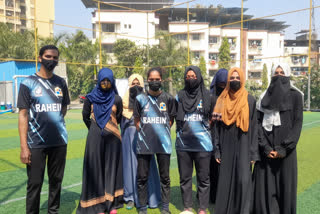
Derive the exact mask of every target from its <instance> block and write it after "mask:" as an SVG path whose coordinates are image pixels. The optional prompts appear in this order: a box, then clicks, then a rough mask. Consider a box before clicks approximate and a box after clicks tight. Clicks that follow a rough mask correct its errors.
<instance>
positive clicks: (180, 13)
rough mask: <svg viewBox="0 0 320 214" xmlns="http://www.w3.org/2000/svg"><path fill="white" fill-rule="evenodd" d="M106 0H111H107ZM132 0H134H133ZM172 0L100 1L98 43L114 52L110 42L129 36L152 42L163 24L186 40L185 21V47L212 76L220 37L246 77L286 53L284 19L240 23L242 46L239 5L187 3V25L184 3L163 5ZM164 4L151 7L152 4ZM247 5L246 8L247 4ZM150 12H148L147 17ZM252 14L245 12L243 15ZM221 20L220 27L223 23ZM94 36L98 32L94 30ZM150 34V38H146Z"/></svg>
mask: <svg viewBox="0 0 320 214" xmlns="http://www.w3.org/2000/svg"><path fill="white" fill-rule="evenodd" d="M82 1H83V3H84V4H85V6H86V7H91V8H97V5H96V3H95V2H94V1H93V0H82ZM105 2H110V1H108V0H106V1H105ZM133 2H134V3H133ZM172 3H173V2H172V1H171V0H169V1H163V0H162V1H157V0H151V1H148V2H147V1H146V0H139V1H129V0H128V2H127V1H124V2H122V3H121V6H125V7H130V8H134V9H139V10H140V9H142V10H145V11H146V10H147V11H150V12H149V13H143V12H140V11H129V10H124V9H121V8H117V7H115V6H109V5H104V4H101V7H102V9H101V11H100V23H101V28H102V31H103V33H102V45H103V47H104V49H105V50H106V51H107V52H108V53H112V48H113V44H114V43H115V42H116V40H117V39H129V40H132V41H134V42H135V43H136V44H137V45H146V44H149V45H155V44H158V43H159V40H158V39H156V38H155V35H156V33H157V31H159V30H166V31H168V32H169V33H172V34H176V35H174V37H175V38H176V39H178V40H180V42H181V44H182V45H184V46H187V31H188V27H189V47H190V51H191V53H192V56H193V57H194V58H193V59H192V63H193V64H197V63H199V59H200V57H201V56H203V57H204V59H205V60H206V62H207V72H208V73H209V75H210V76H211V77H212V76H213V75H214V74H215V72H216V71H217V70H218V63H219V60H218V53H219V48H220V45H221V41H222V38H223V37H227V38H228V41H229V44H230V51H231V58H232V62H231V66H237V67H239V66H240V57H241V54H242V56H243V60H244V61H246V63H243V66H242V69H243V70H244V71H246V77H247V78H248V79H253V80H259V79H260V78H261V74H262V69H263V64H264V63H266V64H267V67H268V70H270V68H271V66H272V64H273V63H275V62H279V61H280V60H282V58H277V57H279V56H283V53H284V35H283V33H282V31H283V30H284V29H285V28H286V27H287V25H284V22H276V21H274V20H272V19H263V20H254V21H250V22H245V23H244V36H243V44H244V47H245V48H244V49H243V51H242V53H241V52H240V23H238V24H233V25H227V24H228V23H232V22H235V21H240V20H241V19H240V15H241V8H190V10H189V12H190V16H189V20H190V21H189V26H188V24H187V21H186V20H187V8H163V7H165V6H170V5H171V4H172ZM157 8H163V9H161V10H158V11H155V12H152V11H151V10H153V9H157ZM245 10H246V9H245ZM147 16H148V18H147ZM250 18H252V16H249V15H244V19H250ZM92 24H93V29H94V30H98V26H99V25H98V24H99V13H98V10H97V9H96V10H95V11H94V12H93V17H92ZM221 25H223V27H221ZM215 26H216V27H215ZM93 38H94V40H96V39H98V38H99V35H98V33H97V31H94V35H93ZM147 38H149V39H147Z"/></svg>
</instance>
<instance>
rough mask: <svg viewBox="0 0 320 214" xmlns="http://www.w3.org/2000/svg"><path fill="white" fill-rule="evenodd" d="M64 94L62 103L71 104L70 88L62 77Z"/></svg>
mask: <svg viewBox="0 0 320 214" xmlns="http://www.w3.org/2000/svg"><path fill="white" fill-rule="evenodd" d="M62 94H63V100H62V105H63V106H66V105H70V96H69V90H68V86H67V83H66V81H65V80H64V79H62Z"/></svg>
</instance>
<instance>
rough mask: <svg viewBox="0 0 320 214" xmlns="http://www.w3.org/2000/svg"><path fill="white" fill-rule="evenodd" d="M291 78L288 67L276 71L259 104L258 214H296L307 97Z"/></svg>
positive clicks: (275, 68) (256, 181)
mask: <svg viewBox="0 0 320 214" xmlns="http://www.w3.org/2000/svg"><path fill="white" fill-rule="evenodd" d="M290 74H291V70H290V67H289V66H288V65H287V64H279V65H276V66H275V67H273V70H272V75H273V76H272V78H271V83H270V85H269V87H268V89H267V90H266V91H265V92H264V93H263V94H262V95H261V96H260V99H259V101H258V102H257V109H258V123H259V148H260V156H261V161H258V162H257V163H256V164H255V168H254V187H255V191H254V213H259V214H268V213H277V214H279V213H281V214H294V213H296V200H297V152H296V146H297V143H298V141H299V137H300V133H301V129H302V120H303V93H302V92H300V90H299V89H297V88H296V87H295V86H293V84H292V83H291V82H290Z"/></svg>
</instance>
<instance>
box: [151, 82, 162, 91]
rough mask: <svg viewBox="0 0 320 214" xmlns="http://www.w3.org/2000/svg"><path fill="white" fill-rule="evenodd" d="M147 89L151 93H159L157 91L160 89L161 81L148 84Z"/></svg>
mask: <svg viewBox="0 0 320 214" xmlns="http://www.w3.org/2000/svg"><path fill="white" fill-rule="evenodd" d="M149 88H150V89H151V90H152V91H159V89H160V88H161V81H151V82H149Z"/></svg>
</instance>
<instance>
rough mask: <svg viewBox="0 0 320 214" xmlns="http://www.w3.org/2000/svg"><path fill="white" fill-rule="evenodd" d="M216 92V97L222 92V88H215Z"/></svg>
mask: <svg viewBox="0 0 320 214" xmlns="http://www.w3.org/2000/svg"><path fill="white" fill-rule="evenodd" d="M216 90H217V95H218V96H220V94H221V93H222V92H223V90H224V88H221V87H219V86H217V87H216Z"/></svg>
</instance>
